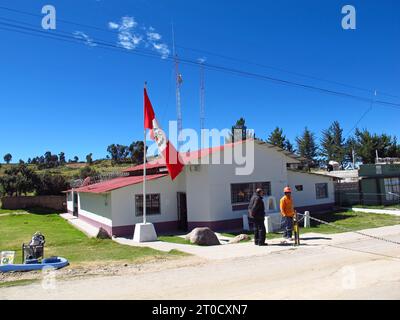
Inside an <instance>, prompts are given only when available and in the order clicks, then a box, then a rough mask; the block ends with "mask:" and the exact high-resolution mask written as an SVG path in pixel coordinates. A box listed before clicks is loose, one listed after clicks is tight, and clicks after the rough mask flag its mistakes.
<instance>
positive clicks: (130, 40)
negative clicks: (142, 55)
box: [108, 16, 143, 50]
mask: <svg viewBox="0 0 400 320" xmlns="http://www.w3.org/2000/svg"><path fill="white" fill-rule="evenodd" d="M137 25H138V23H137V22H136V21H135V18H134V17H127V16H125V17H122V18H121V22H120V23H116V22H113V21H110V22H109V23H108V27H109V28H110V29H112V30H118V44H119V45H120V46H122V47H123V48H125V49H127V50H133V49H135V48H136V47H137V46H138V45H139V44H140V42H141V41H142V39H143V37H142V36H141V35H140V34H139V33H137V32H136V31H135V28H136V26H137Z"/></svg>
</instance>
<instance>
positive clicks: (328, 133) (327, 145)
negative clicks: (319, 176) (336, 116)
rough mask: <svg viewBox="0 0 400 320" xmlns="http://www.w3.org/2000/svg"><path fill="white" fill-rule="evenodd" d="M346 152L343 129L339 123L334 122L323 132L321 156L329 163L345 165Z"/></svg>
mask: <svg viewBox="0 0 400 320" xmlns="http://www.w3.org/2000/svg"><path fill="white" fill-rule="evenodd" d="M345 152H346V150H345V143H344V138H343V129H342V128H341V127H340V124H339V122H338V121H334V122H333V123H332V124H331V126H330V127H329V128H328V129H327V130H323V131H322V139H321V143H320V155H321V156H322V157H323V158H324V160H325V161H326V162H327V163H328V162H329V161H331V160H333V161H336V162H338V163H343V161H344V156H345Z"/></svg>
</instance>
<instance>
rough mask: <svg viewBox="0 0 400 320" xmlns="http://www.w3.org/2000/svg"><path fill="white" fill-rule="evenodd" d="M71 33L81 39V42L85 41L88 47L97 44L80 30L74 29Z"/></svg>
mask: <svg viewBox="0 0 400 320" xmlns="http://www.w3.org/2000/svg"><path fill="white" fill-rule="evenodd" d="M73 35H74V37H75V38H76V39H80V40H83V42H85V44H87V45H88V46H89V47H95V46H97V44H96V43H95V42H94V41H93V39H92V38H90V37H89V36H88V35H87V34H86V33H84V32H82V31H75V32H74V33H73Z"/></svg>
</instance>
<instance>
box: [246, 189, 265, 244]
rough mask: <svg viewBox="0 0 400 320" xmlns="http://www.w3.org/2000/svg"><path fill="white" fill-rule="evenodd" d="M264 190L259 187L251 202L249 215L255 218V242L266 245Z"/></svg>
mask: <svg viewBox="0 0 400 320" xmlns="http://www.w3.org/2000/svg"><path fill="white" fill-rule="evenodd" d="M263 195H264V191H263V190H262V189H260V188H259V189H257V190H256V193H255V194H254V195H253V196H252V197H251V199H250V204H249V216H250V217H251V218H253V224H254V244H255V245H258V246H265V245H266V243H265V235H266V230H265V224H264V220H265V208H264V201H263Z"/></svg>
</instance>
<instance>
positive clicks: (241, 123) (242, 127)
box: [225, 117, 255, 143]
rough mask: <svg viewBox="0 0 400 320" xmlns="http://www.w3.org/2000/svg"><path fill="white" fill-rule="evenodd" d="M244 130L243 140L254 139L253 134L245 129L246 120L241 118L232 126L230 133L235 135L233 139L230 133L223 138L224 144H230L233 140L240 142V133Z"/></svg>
mask: <svg viewBox="0 0 400 320" xmlns="http://www.w3.org/2000/svg"><path fill="white" fill-rule="evenodd" d="M244 130H246V138H245V139H253V138H255V136H254V134H252V133H251V132H250V131H249V130H247V127H246V120H245V119H244V118H243V117H241V118H240V119H239V120H237V121H236V124H235V125H234V126H232V131H234V133H235V138H234V137H233V135H232V133H231V132H230V133H229V134H228V136H227V137H225V143H231V142H233V140H235V141H238V140H242V131H244Z"/></svg>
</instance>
